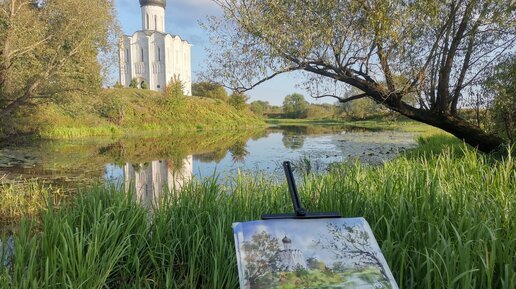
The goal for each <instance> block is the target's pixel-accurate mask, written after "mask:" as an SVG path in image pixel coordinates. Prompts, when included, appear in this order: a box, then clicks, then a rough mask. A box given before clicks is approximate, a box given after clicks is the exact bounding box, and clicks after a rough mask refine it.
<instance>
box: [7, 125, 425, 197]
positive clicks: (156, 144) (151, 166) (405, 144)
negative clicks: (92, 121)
mask: <svg viewBox="0 0 516 289" xmlns="http://www.w3.org/2000/svg"><path fill="white" fill-rule="evenodd" d="M414 145H415V142H414V135H413V134H412V133H407V132H402V131H392V130H388V131H381V130H370V129H364V128H357V127H349V126H335V125H333V126H324V125H310V126H275V127H270V128H268V129H265V130H248V131H208V132H193V133H181V134H177V135H166V136H159V137H145V138H123V139H109V138H91V139H83V140H71V141H40V142H36V143H16V144H4V145H3V147H2V148H0V178H2V179H3V180H15V179H18V180H19V179H20V178H39V179H40V180H43V181H46V182H50V183H53V184H58V185H62V186H65V187H67V188H74V187H77V186H78V185H77V184H78V183H83V182H85V181H90V180H95V181H98V180H103V181H105V180H108V181H109V182H116V183H119V184H122V185H125V186H126V187H128V186H129V184H136V186H137V188H139V189H138V190H137V191H138V193H139V194H140V195H141V197H142V198H145V196H146V194H147V195H149V194H150V195H152V194H153V193H154V191H155V190H156V188H161V187H163V186H168V187H170V188H173V187H181V186H182V185H184V183H185V182H187V181H189V180H191V179H192V178H194V177H195V178H198V179H202V178H204V177H211V176H218V178H219V179H220V180H227V179H231V178H233V177H234V176H235V175H237V174H238V172H239V171H246V172H251V173H253V174H255V173H257V172H263V173H266V174H269V175H273V176H277V177H278V179H279V178H283V177H282V171H281V162H282V161H285V160H289V161H292V162H293V163H294V166H296V165H297V167H303V168H304V169H309V170H312V171H324V170H325V169H326V168H327V167H328V165H329V164H330V163H332V162H343V161H348V160H354V159H358V160H360V161H362V162H366V163H370V164H379V163H381V162H383V161H385V160H389V159H392V158H393V157H395V156H396V154H397V153H399V152H400V151H403V150H406V149H407V148H410V147H412V146H414Z"/></svg>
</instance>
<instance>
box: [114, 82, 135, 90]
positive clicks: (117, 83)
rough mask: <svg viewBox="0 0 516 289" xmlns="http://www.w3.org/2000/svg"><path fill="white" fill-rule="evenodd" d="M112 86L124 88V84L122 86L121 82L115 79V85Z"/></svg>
mask: <svg viewBox="0 0 516 289" xmlns="http://www.w3.org/2000/svg"><path fill="white" fill-rule="evenodd" d="M131 83H132V81H131ZM113 88H118V89H120V88H124V86H123V85H122V84H120V82H118V81H117V82H116V83H115V85H114V86H113Z"/></svg>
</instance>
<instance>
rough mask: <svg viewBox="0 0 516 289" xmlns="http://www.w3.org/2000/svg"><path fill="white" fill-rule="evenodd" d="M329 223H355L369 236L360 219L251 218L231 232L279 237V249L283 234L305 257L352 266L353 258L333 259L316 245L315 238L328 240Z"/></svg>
mask: <svg viewBox="0 0 516 289" xmlns="http://www.w3.org/2000/svg"><path fill="white" fill-rule="evenodd" d="M330 222H331V223H334V224H339V225H340V224H346V225H348V226H357V227H358V228H361V229H363V230H364V231H366V232H367V233H368V234H369V235H370V236H371V235H372V232H371V231H370V230H371V229H370V228H369V225H367V224H366V221H365V220H364V219H363V218H347V219H308V220H293V219H285V220H267V221H251V222H245V223H240V224H239V226H238V227H235V232H236V233H240V234H241V235H240V237H239V239H240V240H242V241H249V240H250V239H251V237H252V235H254V234H256V233H260V232H262V231H266V232H268V233H269V234H270V235H271V236H272V237H275V238H277V239H278V240H279V244H280V247H281V248H282V247H283V246H282V242H281V240H282V239H283V238H284V237H285V236H287V237H288V238H289V239H291V240H292V248H293V249H298V250H301V251H302V252H303V254H304V257H305V259H308V258H311V257H315V258H317V259H318V260H320V261H323V262H325V263H326V265H327V266H333V263H334V262H336V261H340V262H343V263H344V264H346V265H348V266H352V264H353V262H354V261H356V260H351V259H349V260H343V259H339V258H336V256H335V255H334V254H333V253H332V252H330V251H328V250H324V249H322V248H321V247H320V246H319V245H317V243H316V242H317V241H319V240H322V241H323V242H324V240H326V239H331V236H330V235H328V231H327V227H326V225H327V224H328V223H330ZM377 246H378V245H377V244H376V242H374V241H372V242H371V249H372V248H375V249H372V250H379V248H378V247H377ZM282 249H283V248H282ZM386 267H387V266H386Z"/></svg>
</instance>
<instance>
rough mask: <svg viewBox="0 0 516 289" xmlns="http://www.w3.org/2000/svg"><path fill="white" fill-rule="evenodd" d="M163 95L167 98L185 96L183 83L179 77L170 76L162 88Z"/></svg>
mask: <svg viewBox="0 0 516 289" xmlns="http://www.w3.org/2000/svg"><path fill="white" fill-rule="evenodd" d="M163 96H165V97H168V98H176V99H178V98H182V97H184V96H185V94H184V84H183V82H182V81H181V80H180V79H179V77H176V76H174V77H172V78H171V79H170V81H169V83H168V84H167V86H166V87H165V89H164V90H163Z"/></svg>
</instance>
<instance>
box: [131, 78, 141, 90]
mask: <svg viewBox="0 0 516 289" xmlns="http://www.w3.org/2000/svg"><path fill="white" fill-rule="evenodd" d="M138 86H140V83H139V82H138V79H136V78H133V79H131V83H129V87H130V88H138Z"/></svg>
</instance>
